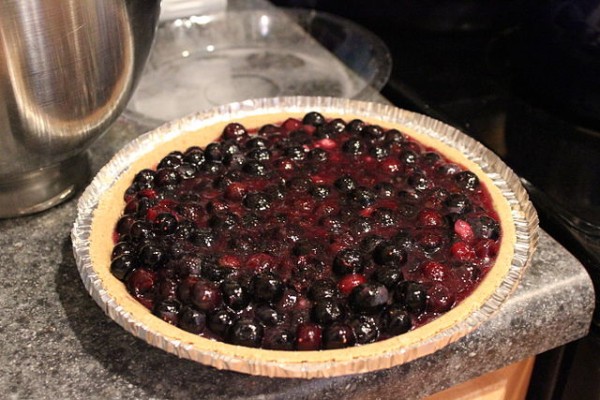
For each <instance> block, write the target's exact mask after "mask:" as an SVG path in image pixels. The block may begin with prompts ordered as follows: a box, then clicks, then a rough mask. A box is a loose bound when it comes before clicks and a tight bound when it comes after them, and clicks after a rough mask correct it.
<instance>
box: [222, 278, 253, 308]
mask: <svg viewBox="0 0 600 400" xmlns="http://www.w3.org/2000/svg"><path fill="white" fill-rule="evenodd" d="M220 289H221V295H222V298H223V301H224V302H225V304H227V306H229V307H230V308H231V309H233V310H236V311H239V310H243V309H244V308H246V306H247V305H248V304H249V303H250V300H251V297H250V293H249V291H248V288H247V287H245V286H244V285H242V283H241V282H240V281H238V280H237V279H234V278H226V279H225V280H223V282H221V286H220Z"/></svg>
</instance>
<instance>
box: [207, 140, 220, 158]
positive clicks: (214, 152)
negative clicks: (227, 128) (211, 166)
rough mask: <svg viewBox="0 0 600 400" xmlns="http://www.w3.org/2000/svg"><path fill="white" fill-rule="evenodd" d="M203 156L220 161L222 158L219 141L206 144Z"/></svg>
mask: <svg viewBox="0 0 600 400" xmlns="http://www.w3.org/2000/svg"><path fill="white" fill-rule="evenodd" d="M204 157H205V158H206V160H207V161H221V160H223V150H222V149H221V143H220V142H213V143H210V144H208V145H207V146H206V147H205V148H204Z"/></svg>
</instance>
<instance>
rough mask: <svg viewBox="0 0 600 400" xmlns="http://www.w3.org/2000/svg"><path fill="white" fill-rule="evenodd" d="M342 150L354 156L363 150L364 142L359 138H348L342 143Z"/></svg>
mask: <svg viewBox="0 0 600 400" xmlns="http://www.w3.org/2000/svg"><path fill="white" fill-rule="evenodd" d="M342 150H343V151H344V152H345V153H348V154H352V155H355V156H356V155H359V154H362V153H364V152H365V144H364V143H363V142H362V140H361V139H359V138H350V139H348V140H346V141H345V142H344V143H343V144H342Z"/></svg>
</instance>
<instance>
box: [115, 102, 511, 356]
mask: <svg viewBox="0 0 600 400" xmlns="http://www.w3.org/2000/svg"><path fill="white" fill-rule="evenodd" d="M125 202H126V205H125V207H124V210H123V215H122V217H121V218H120V220H119V221H118V223H117V224H116V227H115V231H114V238H115V245H114V248H113V253H112V258H111V259H112V262H111V271H112V273H113V275H114V276H116V277H117V278H118V279H120V280H122V281H123V282H124V284H125V285H126V287H127V290H128V291H129V293H130V294H131V295H132V296H133V297H135V298H136V299H138V300H139V301H140V302H141V303H142V304H143V305H144V306H146V307H147V308H148V309H150V310H151V311H152V312H153V313H154V314H155V315H156V316H157V317H158V318H161V319H162V320H164V321H166V322H168V323H170V324H173V325H176V326H178V327H180V328H181V329H184V330H186V331H188V332H191V333H194V334H198V335H201V336H204V337H207V338H210V339H214V340H220V341H224V342H227V343H232V344H237V345H242V346H250V347H262V348H268V349H277V350H319V349H335V348H343V347H348V346H354V345H363V344H367V343H371V342H374V341H378V340H382V339H385V338H389V337H392V336H395V335H399V334H402V333H405V332H407V331H409V330H412V329H415V328H417V327H419V326H421V325H423V324H425V323H427V322H429V321H431V320H433V319H435V318H436V317H437V316H439V315H441V314H443V313H445V312H447V311H448V310H450V309H452V308H453V307H454V306H455V305H456V304H458V302H460V301H461V300H462V299H464V298H465V297H467V296H468V295H469V294H470V293H471V292H472V291H473V290H474V288H475V287H476V286H477V284H478V283H479V282H480V281H481V279H482V277H483V276H484V275H485V274H486V272H487V271H488V269H489V268H491V267H492V266H493V264H494V262H495V258H496V253H497V250H498V246H499V239H500V235H501V230H500V224H499V222H498V217H497V215H496V213H495V212H494V210H493V206H492V202H491V198H490V196H489V194H488V192H487V190H486V188H485V187H484V186H483V185H482V184H481V183H480V182H479V179H478V178H477V176H476V175H475V174H474V173H472V172H470V171H467V170H465V169H464V168H463V167H462V166H460V165H456V164H454V163H452V162H449V161H448V160H447V159H446V158H445V157H444V156H443V155H442V154H440V153H438V152H437V151H436V150H435V149H431V148H426V147H424V146H422V145H420V144H419V143H417V142H416V141H414V140H413V139H411V138H409V137H408V136H406V135H405V134H403V133H402V132H400V131H398V130H395V129H386V128H384V127H381V126H378V125H369V124H367V123H365V122H363V121H361V120H352V121H343V120H341V119H326V117H324V116H323V115H321V114H319V113H317V112H311V113H308V114H306V115H305V116H304V118H303V119H302V120H299V119H293V118H289V119H287V120H285V121H282V122H279V123H277V124H269V125H265V126H262V127H261V128H260V129H257V130H254V131H248V130H247V129H246V128H245V127H244V126H242V125H240V124H238V123H231V124H229V125H227V126H226V127H225V129H224V130H223V133H222V136H221V138H220V140H218V141H215V142H213V143H211V144H209V145H207V146H205V147H204V148H199V147H191V148H188V149H186V150H184V151H182V152H179V151H175V152H172V153H169V154H168V155H166V156H165V157H164V158H163V159H162V160H161V161H160V162H159V163H158V165H156V166H155V168H152V169H150V168H149V169H144V170H142V171H139V172H138V173H137V174H136V176H135V178H134V180H133V182H132V183H131V185H130V187H129V188H128V189H127V191H126V193H125Z"/></svg>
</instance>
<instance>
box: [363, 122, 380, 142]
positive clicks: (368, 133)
mask: <svg viewBox="0 0 600 400" xmlns="http://www.w3.org/2000/svg"><path fill="white" fill-rule="evenodd" d="M384 134H385V131H384V130H383V128H382V127H380V126H379V125H367V126H365V127H364V128H363V130H362V131H361V135H362V136H363V137H365V138H368V139H370V140H372V141H374V140H379V139H381V138H383V136H384Z"/></svg>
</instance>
